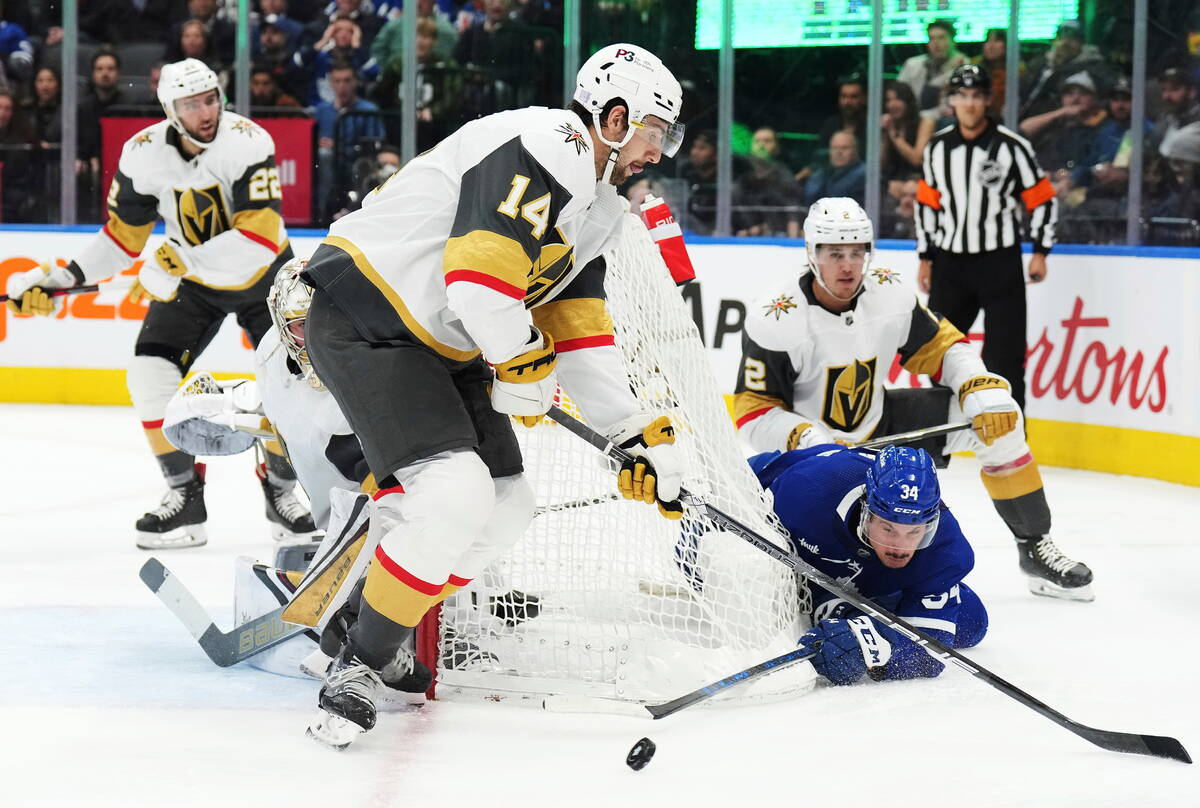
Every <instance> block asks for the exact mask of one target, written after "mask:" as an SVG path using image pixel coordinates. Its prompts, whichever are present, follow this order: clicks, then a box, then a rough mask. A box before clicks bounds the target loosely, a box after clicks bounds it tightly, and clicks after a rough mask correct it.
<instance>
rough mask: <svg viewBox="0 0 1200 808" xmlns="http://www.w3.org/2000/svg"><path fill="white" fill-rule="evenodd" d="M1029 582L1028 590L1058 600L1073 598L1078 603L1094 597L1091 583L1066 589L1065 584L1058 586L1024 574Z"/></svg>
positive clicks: (1089, 600) (1087, 601)
mask: <svg viewBox="0 0 1200 808" xmlns="http://www.w3.org/2000/svg"><path fill="white" fill-rule="evenodd" d="M1026 580H1027V581H1028V583H1029V591H1030V592H1032V593H1033V594H1035V595H1040V596H1041V597H1044V598H1057V599H1058V600H1074V601H1077V602H1079V603H1091V602H1092V601H1093V600H1095V599H1096V593H1094V592H1093V591H1092V585H1091V584H1085V585H1084V586H1077V587H1075V588H1073V589H1068V588H1067V587H1065V586H1058V585H1057V584H1052V583H1050V582H1049V581H1046V580H1043V579H1042V578H1034V577H1031V576H1026Z"/></svg>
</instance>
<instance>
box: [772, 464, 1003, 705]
mask: <svg viewBox="0 0 1200 808" xmlns="http://www.w3.org/2000/svg"><path fill="white" fill-rule="evenodd" d="M750 465H751V467H752V468H753V469H754V472H755V474H757V475H758V478H759V481H760V482H761V483H762V484H763V486H764V487H765V488H769V489H770V490H771V493H772V494H774V497H775V512H776V513H777V514H778V515H779V518H780V520H781V521H782V522H783V525H784V527H786V528H787V529H788V531H789V532H790V533H791V536H792V543H793V545H794V549H795V551H796V552H797V553H799V555H800V557H801V558H803V559H804V561H806V562H807V563H809V564H811V565H812V566H814V567H816V568H817V569H819V570H821V571H822V572H824V573H826V574H828V575H829V576H831V577H833V578H835V579H836V580H837V581H838V582H840V583H842V584H845V585H848V586H851V587H853V588H854V589H855V590H856V591H857V592H859V593H860V594H862V595H863V596H865V597H867V598H870V599H871V600H872V601H874V602H875V603H877V604H879V605H880V606H882V607H883V608H884V609H887V610H888V611H890V612H892V613H893V614H895V615H897V616H899V617H901V618H903V619H904V620H906V621H908V622H909V623H911V624H912V625H913V626H915V627H916V628H918V629H920V630H921V631H923V632H925V633H927V634H929V635H930V636H932V637H934V638H935V639H937V640H939V641H941V642H943V643H945V644H946V645H949V646H951V647H953V648H970V647H971V646H974V645H976V644H978V643H979V641H980V640H982V639H983V635H984V633H985V632H986V631H987V611H986V610H985V609H984V606H983V603H982V601H980V599H979V596H978V595H977V594H975V592H974V591H972V590H971V588H970V587H968V586H967V585H966V584H965V583H963V578H964V577H965V576H966V575H967V573H968V572H970V571H971V568H972V567H973V566H974V564H975V554H974V552H973V551H972V550H971V545H970V544H968V543H967V539H966V537H965V536H963V533H962V531H961V530H960V529H959V526H958V521H957V520H956V519H955V518H954V516H953V515H952V514H951V513H950V510H949V509H948V508H947V507H946V506H945V504H944V503H942V500H941V489H940V487H939V485H938V479H937V473H936V471H935V469H934V465H933V458H931V457H930V456H929V454H928V453H927V452H926V451H925V450H924V449H914V448H909V447H896V446H889V447H887V448H886V449H884V450H882V451H881V452H879V453H878V454H874V453H869V452H862V451H854V450H851V449H846V448H844V447H841V446H833V445H823V446H814V447H812V448H810V449H802V450H796V451H790V452H784V453H780V452H768V453H766V454H761V455H756V456H755V457H753V458H751V459H750ZM812 619H813V628H812V630H811V631H809V632H808V633H807V634H805V635H804V636H803V637H801V638H800V644H801V645H805V646H807V645H812V644H813V643H815V642H816V641H818V640H820V641H821V646H820V651H819V653H818V654H817V656H815V657H814V658H813V667H814V668H816V670H817V672H818V673H820V674H821V675H822V676H824V677H825V678H827V679H828V680H829V681H830V682H832V683H833V684H837V685H846V684H852V683H854V682H856V681H858V680H859V679H861V678H862V676H863V674H864V673H865V674H868V675H869V676H870V678H872V679H874V680H876V681H879V680H884V679H913V678H916V677H920V676H937V675H938V674H939V673H941V672H942V668H943V667H944V665H943V664H942V663H941V662H939V661H938V660H936V659H934V658H933V657H931V656H929V654H927V653H926V652H925V651H924V650H922V649H921V647H920V646H918V645H917V644H916V643H914V642H913V641H912V640H910V639H908V638H907V637H904V636H903V635H902V634H900V633H899V632H897V631H895V630H893V629H891V628H889V627H887V626H886V625H884V624H883V623H881V622H879V621H877V620H873V619H872V618H870V617H867V616H866V615H864V614H863V613H862V612H860V611H859V610H857V609H855V608H854V607H853V606H851V605H850V604H849V603H847V602H846V601H844V600H841V599H840V598H837V597H835V596H834V595H831V594H830V593H828V592H824V591H822V590H821V589H819V588H816V587H814V592H813V615H812Z"/></svg>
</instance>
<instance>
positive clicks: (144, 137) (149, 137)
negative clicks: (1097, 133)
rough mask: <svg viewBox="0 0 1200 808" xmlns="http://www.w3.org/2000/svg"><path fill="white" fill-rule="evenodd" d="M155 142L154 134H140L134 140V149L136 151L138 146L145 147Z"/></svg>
mask: <svg viewBox="0 0 1200 808" xmlns="http://www.w3.org/2000/svg"><path fill="white" fill-rule="evenodd" d="M153 140H154V133H153V132H139V133H138V134H137V135H135V136H134V138H133V147H134V148H135V149H136V148H137V147H138V146H145V145H146V144H147V143H150V142H152V141H153Z"/></svg>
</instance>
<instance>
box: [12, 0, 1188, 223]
mask: <svg viewBox="0 0 1200 808" xmlns="http://www.w3.org/2000/svg"><path fill="white" fill-rule="evenodd" d="M664 1H665V0H638V2H636V3H628V2H624V1H623V0H622V2H614V3H608V4H597V6H596V7H595V8H591V9H590V10H588V11H587V12H586V13H588V14H589V15H591V16H590V17H588V23H587V24H588V25H589V26H590V29H594V30H592V34H593V36H601V37H602V38H606V40H611V39H612V38H613V37H617V38H624V39H629V40H631V41H635V42H636V41H644V40H646V39H654V40H655V42H654V43H653V44H655V45H657V46H659V47H660V49H661V48H662V47H665V46H664V45H663V44H662V43H661V42H658V41H657V40H658V39H661V38H662V37H663V36H667V34H665V33H664V31H666V30H667V29H668V28H670V26H669V25H667V22H668V21H669V20H670V19H674V18H668V17H667V15H665V14H664V13H662V12H663V7H662V6H663V3H664ZM413 2H415V3H416V6H417V8H416V13H417V17H418V23H417V32H416V64H417V76H416V82H415V84H416V94H417V98H416V104H417V109H418V123H417V143H416V144H415V145H416V148H417V151H423V150H425V149H427V148H430V147H431V146H432V145H434V144H435V143H437V142H438V141H439V140H441V139H442V138H443V137H445V136H446V135H448V134H450V133H451V132H453V131H454V130H455V129H457V128H458V127H459V126H461V125H462V123H464V122H466V121H468V120H471V119H473V118H476V117H479V116H480V115H486V114H488V113H490V112H493V111H497V110H501V109H508V108H513V107H519V106H525V105H529V104H545V105H550V106H558V105H559V104H561V102H562V97H563V88H562V84H561V82H562V70H561V65H562V50H561V49H562V41H563V37H562V24H563V4H562V2H561V0H413ZM58 8H59V6H58V5H57V4H54V3H50V2H48V0H40V2H33V1H32V0H24V1H23V2H22V1H21V0H0V157H2V158H3V170H2V174H0V218H2V220H3V221H6V222H13V221H56V220H57V219H58V216H59V212H58V210H57V204H58V202H57V195H56V194H49V195H42V194H29V193H27V192H25V191H24V189H28V188H55V187H57V186H58V183H59V177H58V171H59V168H60V161H59V150H60V143H61V139H62V109H61V99H62V94H63V93H62V89H63V82H64V80H68V79H69V80H76V81H77V86H78V88H79V96H78V97H79V106H78V141H77V143H76V154H77V161H76V164H75V173H76V178H77V183H78V193H77V198H78V206H79V207H78V216H79V218H80V220H82V221H95V220H97V219H99V218H101V217H102V215H103V214H102V210H101V204H102V197H103V193H102V190H103V189H101V188H100V175H101V173H100V172H101V165H100V161H101V150H102V142H101V141H102V136H101V126H100V119H101V118H102V117H106V116H114V115H145V116H151V117H157V115H158V114H159V111H158V109H157V103H156V100H155V88H156V82H157V75H158V71H159V69H160V68H161V65H162V64H163V63H165V62H167V61H172V60H176V59H180V58H185V57H194V58H197V59H200V60H202V61H204V62H205V63H206V64H208V65H209V66H210V67H212V69H213V70H214V71H216V72H217V74H218V75H219V76H220V77H221V80H222V82H223V83H224V85H225V88H226V91H227V94H228V95H229V97H230V99H231V100H236V99H237V98H238V96H239V93H241V92H243V91H244V92H246V93H247V95H248V99H249V102H250V107H251V114H252V115H253V116H254V117H256V118H263V117H272V116H274V117H281V116H305V117H307V118H311V119H313V120H314V122H315V123H314V148H315V159H316V165H315V171H314V173H313V178H314V182H313V187H314V191H313V199H312V200H311V201H312V206H311V210H312V212H313V218H314V221H315V222H317V223H322V224H323V223H326V222H328V221H330V220H331V219H333V218H336V217H337V216H339V215H341V214H342V213H344V212H345V211H347V210H350V209H353V208H354V207H355V206H356V205H357V204H358V203H359V201H360V200H361V198H362V197H363V195H364V194H365V193H366V192H368V191H369V190H370V188H371V187H374V186H373V184H372V183H374V182H376V181H378V180H379V179H380V178H381V177H382V178H386V176H388V175H389V173H390V172H393V171H395V170H396V168H397V167H398V165H399V155H400V149H399V144H400V142H401V132H402V127H401V120H400V108H401V102H402V93H403V87H404V83H403V70H404V61H405V60H404V53H403V51H404V45H405V43H404V37H403V32H404V28H403V21H402V19H400V14H401V8H402V0H252V5H251V19H250V21H251V30H250V32H249V42H250V49H251V60H252V67H251V75H250V83H249V86H248V87H246V88H244V90H243V88H239V87H237V86H236V82H235V80H234V74H233V64H234V49H235V41H236V33H237V27H236V15H237V11H236V8H237V6H236V2H234V1H233V0H88V2H84V3H80V4H79V15H80V16H79V28H80V48H79V53H78V65H79V68H78V72H79V76H78V78H77V79H75V78H74V77H64V76H63V75H62V70H61V66H62V40H63V32H62V28H61V27H60V25H59V20H58V19H57V18H51V17H48V16H47V15H48V14H52V15H57V14H58V13H59V11H58ZM655 9H657V12H656V11H655ZM664 20H666V21H664ZM688 25H691V23H690V22H689V23H688V24H687V25H685V26H683V27H685V28H686V27H688ZM676 27H678V26H676ZM1160 27H1161V26H1160ZM1176 27H1177V28H1178V27H1180V26H1178V25H1177V26H1176ZM1182 27H1183V28H1184V29H1186V30H1184V31H1180V32H1179V35H1178V36H1177V37H1176V40H1177V42H1178V45H1177V46H1174V47H1171V48H1166V49H1161V48H1160V49H1155V50H1154V51H1152V53H1151V57H1150V60H1149V63H1148V65H1147V68H1148V75H1147V78H1148V81H1147V86H1146V102H1147V122H1146V132H1145V135H1146V137H1145V160H1144V163H1143V171H1142V175H1143V182H1144V185H1143V187H1142V189H1141V195H1142V199H1143V206H1142V209H1141V212H1140V216H1141V219H1142V222H1143V228H1144V235H1145V237H1146V239H1147V240H1148V241H1155V240H1157V241H1159V242H1163V241H1168V242H1170V241H1175V242H1177V243H1200V192H1198V191H1197V188H1198V187H1200V169H1198V167H1200V93H1198V89H1200V67H1198V64H1200V57H1198V54H1197V51H1198V50H1200V12H1196V13H1194V14H1192V15H1191V17H1190V18H1189V19H1188V24H1187V25H1184V26H1182ZM610 29H611V30H610ZM672 30H673V29H672ZM681 30H682V29H681ZM689 30H690V29H689ZM1107 30H1108V29H1106V28H1104V25H1103V23H1102V22H1098V21H1095V20H1093V21H1092V22H1090V23H1089V25H1088V26H1085V25H1084V24H1082V23H1080V22H1079V21H1076V20H1065V21H1063V22H1062V23H1061V24H1060V25H1059V26H1058V28H1057V33H1056V35H1055V37H1054V38H1053V40H1051V41H1050V42H1048V43H1047V42H1029V43H1022V47H1021V54H1020V55H1021V59H1020V60H1019V61H1018V65H1019V67H1018V70H1019V76H1018V82H1017V83H1018V86H1019V96H1018V98H1016V99H1011V100H1010V99H1007V98H1006V97H1005V89H1006V80H1005V79H1006V69H1007V65H1006V58H1005V57H1006V46H1007V32H1006V31H1005V30H1004V29H999V28H997V29H991V30H989V31H988V32H987V35H986V38H985V40H984V41H983V42H982V43H959V42H958V41H957V36H956V34H957V32H956V30H955V25H954V23H953V22H950V21H944V20H937V21H934V22H932V23H931V24H930V25H929V26H928V28H927V41H926V43H925V45H924V47H923V49H922V50H921V52H918V53H916V54H913V52H912V51H913V49H912V48H910V49H908V50H904V49H890V50H888V51H887V53H888V54H889V57H888V63H887V64H886V66H885V76H886V84H885V85H884V88H883V105H882V109H881V110H880V113H881V121H880V126H881V133H880V134H881V137H880V142H881V148H882V151H881V164H880V176H881V182H882V187H881V198H882V200H883V203H882V210H881V217H880V219H881V221H880V222H879V232H880V234H881V235H885V236H887V237H893V238H907V237H911V234H912V206H913V200H914V198H915V194H916V187H917V185H916V180H917V179H918V178H919V176H920V172H921V163H922V154H923V150H924V146H925V144H926V143H927V142H928V141H929V138H930V137H931V136H932V134H933V133H934V132H935V131H937V130H938V129H939V128H942V127H944V126H946V125H947V124H949V123H950V122H952V117H951V115H952V113H951V110H950V107H949V104H948V100H947V97H946V92H945V85H946V80H947V78H948V77H949V75H950V73H951V72H952V71H953V70H954V68H956V67H957V66H959V65H961V64H964V63H967V62H970V63H974V64H978V65H980V66H982V67H983V68H984V69H985V70H986V71H987V72H988V73H989V75H990V76H991V78H992V84H993V88H994V91H993V97H992V105H991V107H990V109H989V112H990V114H991V115H993V116H994V117H995V118H997V119H1002V118H1003V116H1004V113H1005V111H1006V109H1007V108H1008V106H1010V104H1016V108H1017V119H1018V121H1019V124H1018V128H1019V130H1020V133H1021V134H1022V135H1024V136H1025V137H1026V138H1028V139H1029V140H1030V141H1031V143H1032V144H1033V147H1034V149H1035V151H1036V153H1037V156H1038V159H1039V161H1040V163H1041V165H1042V166H1043V167H1044V169H1045V170H1046V171H1047V173H1048V174H1049V175H1050V178H1051V181H1052V182H1053V184H1054V186H1055V188H1056V189H1057V192H1058V195H1059V200H1060V227H1059V229H1060V236H1061V238H1062V239H1063V240H1067V241H1091V242H1102V243H1103V242H1117V241H1121V240H1123V239H1124V234H1125V230H1126V222H1127V220H1128V218H1129V216H1130V215H1131V214H1130V212H1129V209H1128V199H1129V177H1130V160H1131V137H1130V132H1129V129H1130V122H1131V97H1132V89H1131V85H1130V81H1129V75H1128V74H1129V70H1130V67H1129V53H1128V50H1129V43H1124V44H1123V45H1122V44H1121V43H1116V44H1114V37H1113V36H1111V35H1107V34H1105V35H1102V34H1101V33H1100V32H1101V31H1107ZM1189 31H1191V32H1193V33H1190V34H1189V33H1188V32H1189ZM1089 33H1091V34H1093V35H1094V39H1095V41H1089ZM1126 38H1129V37H1128V36H1127V37H1126ZM670 39H671V42H675V41H676V40H679V39H680V37H679V35H678V31H676V33H675V34H674V35H672V36H671V37H670ZM1130 41H1131V40H1130ZM647 44H652V43H650V42H647ZM676 45H677V46H678V47H677V51H676V52H674V53H672V52H670V51H664V55H668V56H670V57H671V59H672V60H677V61H678V60H682V61H683V62H684V63H687V64H688V67H686V68H683V72H682V73H681V77H683V78H685V93H692V92H696V91H697V85H694V84H692V83H690V82H691V80H692V77H693V76H694V75H696V65H697V64H699V62H698V61H697V60H698V58H699V57H698V56H697V54H698V53H699V52H696V51H693V50H692V48H691V43H690V42H683V41H682V40H680V41H679V42H677V43H676ZM672 47H675V46H672ZM1159 51H1161V52H1159ZM791 53H794V55H795V58H796V59H800V60H802V59H803V58H811V57H812V56H813V54H815V53H817V51H815V50H810V51H806V52H800V51H794V52H791ZM893 53H894V54H895V56H894V58H893V57H892V56H891V54H893ZM849 62H850V63H842V64H843V67H849V68H851V69H850V70H848V72H847V74H846V75H845V76H844V77H843V78H841V79H839V80H838V81H837V82H836V85H835V86H833V87H830V88H829V89H828V90H822V92H826V93H828V96H827V97H826V98H824V99H822V98H819V97H815V96H814V94H812V93H810V92H809V91H808V90H806V89H802V88H797V89H796V90H795V92H796V93H797V100H796V103H797V104H802V105H804V106H805V107H806V108H811V109H813V110H814V111H815V110H817V109H818V108H819V107H820V106H821V105H823V104H827V105H828V106H827V107H826V111H825V112H824V113H818V114H816V115H814V116H813V119H812V120H811V122H810V124H809V125H811V127H812V129H813V130H815V131H813V132H811V134H810V133H807V132H788V131H783V129H784V128H787V127H781V126H780V125H779V122H778V121H777V120H771V119H770V117H769V116H762V117H760V118H759V120H757V121H750V122H751V123H754V124H756V125H755V126H754V127H753V128H750V129H748V130H746V131H745V133H744V135H741V134H739V135H737V136H736V137H735V143H736V144H737V148H736V151H737V153H736V154H735V158H734V165H733V170H734V187H733V189H732V190H733V193H732V197H733V207H734V211H733V229H734V232H735V234H738V235H746V236H752V235H778V236H796V235H798V234H799V230H800V223H801V222H802V221H803V219H804V215H805V213H806V209H807V206H808V205H809V204H811V202H812V201H814V200H815V199H817V198H819V197H821V196H831V195H837V196H850V197H853V198H855V199H858V200H859V201H864V197H865V195H866V174H867V171H866V165H865V163H864V157H865V152H866V140H867V119H868V115H867V104H868V100H867V99H868V87H867V81H866V79H865V78H864V77H863V75H862V73H861V70H862V66H861V65H859V67H858V68H857V69H858V70H859V71H860V72H857V73H856V72H854V69H853V64H852V62H853V60H849ZM740 69H741V68H740V67H739V70H740ZM793 86H795V85H793ZM824 86H825V87H829V85H824ZM697 100H698V101H699V103H693V100H691V99H689V101H688V109H687V110H686V111H687V112H688V113H689V117H691V116H692V115H696V116H698V118H699V121H700V123H699V125H693V126H692V127H691V130H690V131H691V136H690V140H689V142H688V143H687V144H686V146H685V148H684V149H683V150H682V151H681V153H680V155H679V156H678V157H677V158H676V159H674V160H665V161H663V163H662V164H660V165H658V166H654V167H653V169H652V170H651V172H650V173H651V174H652V175H653V176H650V177H643V178H641V179H640V181H639V182H638V183H637V184H636V188H635V189H632V190H630V191H629V192H630V193H632V194H634V195H644V194H646V193H654V194H656V195H658V194H659V193H660V192H661V193H665V194H667V196H668V198H671V201H673V202H674V203H675V205H676V208H677V209H678V210H679V211H680V218H681V219H682V220H683V223H684V225H685V227H688V228H689V229H691V230H693V231H695V232H698V233H706V232H711V231H712V230H713V227H714V224H715V221H716V183H717V159H716V156H717V137H716V134H715V132H714V131H712V130H711V129H709V128H706V125H708V126H711V122H712V121H714V120H715V118H714V113H713V109H712V108H711V103H710V102H708V101H707V100H706V99H704V98H703V97H701V98H699V99H697ZM706 104H707V106H706ZM822 116H824V117H822ZM791 128H796V127H794V126H793V127H791ZM801 128H808V126H804V127H801ZM1134 215H1137V214H1134Z"/></svg>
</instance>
